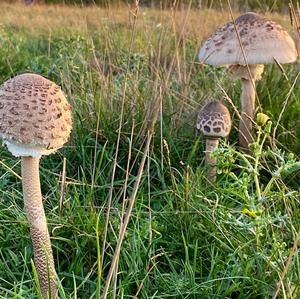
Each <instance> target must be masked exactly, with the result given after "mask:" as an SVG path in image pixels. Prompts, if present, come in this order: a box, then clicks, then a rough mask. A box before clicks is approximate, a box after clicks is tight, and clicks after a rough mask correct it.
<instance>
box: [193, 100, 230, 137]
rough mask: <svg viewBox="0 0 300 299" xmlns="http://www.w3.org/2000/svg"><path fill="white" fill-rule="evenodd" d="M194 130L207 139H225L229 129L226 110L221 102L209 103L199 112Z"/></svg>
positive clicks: (228, 114)
mask: <svg viewBox="0 0 300 299" xmlns="http://www.w3.org/2000/svg"><path fill="white" fill-rule="evenodd" d="M196 128H197V130H199V131H200V132H201V133H203V135H204V136H207V137H215V138H219V137H226V136H227V135H228V134H229V132H230V129H231V118H230V113H229V111H228V109H227V108H226V107H225V106H224V105H223V104H222V103H221V102H217V101H213V102H209V103H208V104H206V105H205V106H204V107H203V108H202V109H201V110H200V112H199V114H198V117H197V124H196Z"/></svg>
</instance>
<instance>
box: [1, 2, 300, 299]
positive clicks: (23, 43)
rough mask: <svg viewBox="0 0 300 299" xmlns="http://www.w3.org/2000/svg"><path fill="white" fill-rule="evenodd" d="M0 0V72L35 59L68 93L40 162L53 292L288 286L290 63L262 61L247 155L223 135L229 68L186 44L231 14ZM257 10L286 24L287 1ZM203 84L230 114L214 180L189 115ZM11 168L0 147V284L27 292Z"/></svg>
mask: <svg viewBox="0 0 300 299" xmlns="http://www.w3.org/2000/svg"><path fill="white" fill-rule="evenodd" d="M0 11H1V18H0V79H1V83H2V82H4V81H6V80H8V79H9V78H11V77H13V76H15V75H17V74H20V73H24V72H35V73H38V74H40V75H43V76H45V77H47V78H49V79H50V80H53V81H54V82H56V83H57V84H58V85H60V86H61V88H62V90H63V91H64V92H65V94H66V96H67V98H68V100H69V102H70V104H71V106H72V111H73V121H74V128H73V131H72V135H71V138H70V141H69V142H68V143H67V144H66V146H65V147H64V148H63V149H61V150H59V151H58V152H57V153H55V154H53V155H50V156H47V157H44V158H43V159H42V160H41V168H40V169H41V170H40V172H41V183H42V192H43V196H44V206H45V210H46V215H47V219H48V226H49V230H50V234H51V241H52V246H53V253H54V258H55V264H56V269H57V274H58V277H59V279H60V289H59V298H63V299H64V298H72V299H73V298H78V299H79V298H80V299H89V298H153V299H154V298H157V299H163V298H174V299H175V298H176V299H177V298H185V299H187V298H193V299H213V298H215V299H217V298H218V299H223V298H231V299H234V298H239V299H246V298H247V299H256V298H261V299H267V298H273V299H275V298H290V299H292V298H293V299H299V298H300V255H299V248H298V247H297V245H299V238H300V222H299V219H300V185H299V179H300V173H299V169H300V162H299V152H300V121H299V119H300V84H299V78H298V77H299V74H300V73H299V64H298V62H296V63H294V64H289V65H282V67H279V66H278V65H276V64H274V65H268V66H266V69H265V72H264V74H263V77H262V79H261V80H260V81H259V82H258V83H257V94H258V98H259V108H258V111H260V112H263V113H265V114H267V115H268V116H269V117H270V119H271V121H272V126H271V127H270V126H269V127H268V128H267V129H266V128H261V127H258V126H255V142H254V144H253V145H252V153H251V155H250V154H249V155H247V154H243V153H242V152H240V151H239V150H238V147H237V126H238V121H239V119H238V113H237V111H238V110H239V99H240V92H241V91H240V90H241V88H240V82H233V81H231V80H230V78H229V76H228V70H227V69H226V68H214V67H211V66H205V65H201V64H200V63H199V62H198V59H197V54H198V51H199V47H200V45H201V43H202V42H203V41H204V40H205V39H206V38H207V37H208V36H209V35H210V33H211V32H213V31H214V30H215V29H216V28H217V27H218V26H220V25H222V24H224V23H226V22H229V21H231V14H230V11H229V9H228V7H226V6H225V5H224V6H223V7H222V8H220V9H219V10H200V9H198V10H197V9H194V8H193V9H189V7H186V9H184V10H182V9H181V10H179V9H178V10H177V9H176V8H173V9H169V10H155V9H147V8H142V7H133V6H132V7H128V6H124V7H118V8H113V7H110V8H106V9H104V8H99V7H95V6H90V7H78V6H77V7H76V6H59V5H56V6H47V5H36V6H24V5H21V4H5V3H0ZM263 13H264V12H263ZM233 14H234V16H238V15H239V14H240V12H238V11H233ZM266 15H267V16H268V17H269V18H271V19H273V20H275V21H277V22H279V23H280V24H281V25H282V26H284V27H285V28H287V30H288V31H289V32H290V34H291V35H292V36H293V37H295V39H297V38H298V33H297V30H296V29H295V28H293V27H292V26H291V24H290V19H289V16H288V15H280V14H277V13H276V12H268V13H266ZM210 99H216V100H222V101H223V102H224V103H225V104H226V105H227V107H228V108H229V110H230V112H231V113H232V118H233V129H232V131H231V133H230V136H229V138H228V139H227V140H226V141H223V142H222V143H221V148H220V149H219V150H218V151H217V152H216V156H217V159H218V180H217V182H216V184H215V185H212V184H210V183H209V182H208V180H207V177H206V175H205V170H206V169H205V167H204V161H203V158H204V154H203V150H204V142H203V141H204V140H203V137H202V136H199V135H197V133H196V130H195V122H196V115H197V112H198V111H199V109H200V108H201V106H202V105H203V104H204V103H206V102H207V101H209V100H210ZM20 173H21V172H20V160H19V159H18V158H15V157H13V156H12V155H11V154H9V153H8V151H7V150H6V148H5V147H1V148H0V190H1V196H0V298H18V299H21V298H24V299H25V298H26V299H27V298H41V295H40V292H39V288H38V287H37V279H36V273H35V270H34V267H33V260H32V259H33V252H32V245H31V240H30V235H29V227H28V222H27V218H26V214H25V212H24V209H23V195H22V183H21V177H20ZM127 224H128V225H127ZM122 237H124V241H123V242H122V243H121V242H120V240H121V239H122ZM116 248H117V250H116ZM118 248H119V249H120V250H119V251H118ZM109 282H110V283H109ZM105 296H107V297H105Z"/></svg>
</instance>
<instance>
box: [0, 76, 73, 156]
mask: <svg viewBox="0 0 300 299" xmlns="http://www.w3.org/2000/svg"><path fill="white" fill-rule="evenodd" d="M71 129H72V116H71V109H70V105H69V103H68V102H67V100H66V98H65V96H64V94H63V92H62V91H61V89H60V87H59V86H57V85H56V84H55V83H53V82H51V81H50V80H48V79H46V78H44V77H42V76H40V75H36V74H22V75H18V76H16V77H14V78H12V79H10V80H8V81H6V82H5V83H4V84H3V85H2V86H1V87H0V134H1V136H2V138H3V139H4V143H5V144H6V145H7V147H8V149H9V151H10V152H11V153H12V154H13V155H15V156H32V157H39V156H41V155H48V154H50V153H52V152H54V151H56V150H57V149H59V148H61V147H62V146H63V145H64V143H65V142H66V141H67V140H68V138H69V135H70V132H71Z"/></svg>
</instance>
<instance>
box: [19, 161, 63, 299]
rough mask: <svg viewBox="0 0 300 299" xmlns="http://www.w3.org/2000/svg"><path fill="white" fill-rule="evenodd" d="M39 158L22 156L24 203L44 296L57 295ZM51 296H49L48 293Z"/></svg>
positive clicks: (52, 296)
mask: <svg viewBox="0 0 300 299" xmlns="http://www.w3.org/2000/svg"><path fill="white" fill-rule="evenodd" d="M39 160H40V159H39V158H32V157H22V184H23V194H24V205H25V210H26V213H27V217H28V222H29V227H30V234H31V239H32V245H33V251H34V261H35V266H36V270H37V273H38V277H39V283H40V287H41V292H42V295H43V298H51V299H54V298H56V297H57V285H56V272H55V267H54V259H53V254H52V249H51V241H50V236H49V231H48V227H47V220H46V216H45V212H44V207H43V202H42V193H41V187H40V176H39ZM50 291H51V296H50V297H48V294H50Z"/></svg>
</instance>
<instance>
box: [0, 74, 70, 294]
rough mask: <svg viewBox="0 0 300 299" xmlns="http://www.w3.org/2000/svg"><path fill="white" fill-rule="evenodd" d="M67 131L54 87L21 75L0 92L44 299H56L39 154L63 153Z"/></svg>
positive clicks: (0, 118)
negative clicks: (17, 161)
mask: <svg viewBox="0 0 300 299" xmlns="http://www.w3.org/2000/svg"><path fill="white" fill-rule="evenodd" d="M71 129H72V117H71V110H70V105H69V104H68V102H67V100H66V98H65V96H64V94H63V93H62V91H61V89H60V88H59V87H58V86H57V85H56V84H55V83H53V82H51V81H49V80H47V79H46V78H43V77H42V76H39V75H36V74H23V75H19V76H16V77H14V78H12V79H11V80H8V81H6V82H5V83H4V84H3V85H2V86H1V87H0V135H1V137H2V138H3V139H4V144H5V145H6V146H7V148H8V150H9V151H10V152H11V153H12V154H13V155H14V156H16V157H21V160H22V163H21V166H22V184H23V193H24V206H25V210H26V213H27V217H28V223H29V227H30V234H31V239H32V245H33V251H34V260H35V266H36V270H37V273H38V278H39V284H40V287H41V292H42V296H43V298H45V299H46V298H51V299H55V298H57V280H56V272H55V266H54V259H53V254H52V249H51V241H50V236H49V231H48V227H47V221H46V216H45V212H44V208H43V202H42V194H41V187H40V177H39V161H40V158H41V156H42V155H49V154H51V153H53V152H55V151H56V150H57V149H59V148H61V147H62V146H63V145H64V143H65V142H66V141H67V139H68V138H69V135H70V132H71ZM50 294H51V295H50Z"/></svg>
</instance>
